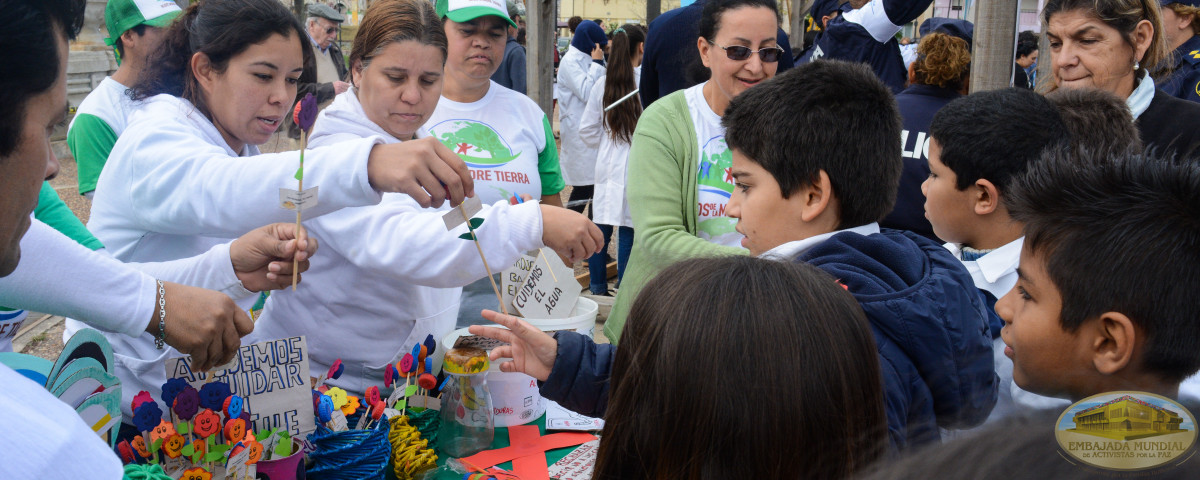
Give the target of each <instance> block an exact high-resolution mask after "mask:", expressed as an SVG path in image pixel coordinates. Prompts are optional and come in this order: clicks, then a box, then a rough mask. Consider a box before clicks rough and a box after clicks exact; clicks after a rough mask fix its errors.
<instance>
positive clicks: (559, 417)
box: [546, 400, 604, 431]
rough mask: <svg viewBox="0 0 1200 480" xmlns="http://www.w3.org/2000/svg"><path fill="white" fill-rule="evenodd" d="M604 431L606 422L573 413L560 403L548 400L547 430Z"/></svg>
mask: <svg viewBox="0 0 1200 480" xmlns="http://www.w3.org/2000/svg"><path fill="white" fill-rule="evenodd" d="M602 429H604V420H603V419H600V418H592V417H589V416H586V415H582V414H579V413H575V412H572V411H570V410H567V409H566V408H563V406H562V405H559V404H558V403H556V402H554V401H552V400H547V404H546V430H577V431H591V430H602Z"/></svg>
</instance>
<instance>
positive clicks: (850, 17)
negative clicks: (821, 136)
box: [647, 0, 933, 93]
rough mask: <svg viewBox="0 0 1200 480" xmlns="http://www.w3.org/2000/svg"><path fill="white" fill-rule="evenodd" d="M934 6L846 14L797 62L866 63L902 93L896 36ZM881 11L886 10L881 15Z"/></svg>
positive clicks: (913, 0)
mask: <svg viewBox="0 0 1200 480" xmlns="http://www.w3.org/2000/svg"><path fill="white" fill-rule="evenodd" d="M932 3H933V0H875V1H873V2H870V3H868V4H866V5H865V6H863V7H862V8H859V9H857V10H851V11H849V12H845V13H843V14H842V15H839V16H838V17H837V18H835V19H833V20H830V21H829V24H828V25H826V26H825V31H824V32H822V33H821V36H819V37H817V40H816V41H815V42H814V43H813V47H812V48H810V49H808V51H807V52H806V53H805V56H804V57H802V58H801V60H800V62H798V63H808V62H811V61H813V60H818V59H822V58H825V59H837V60H845V61H848V62H861V63H866V64H867V65H870V67H871V70H873V71H874V72H875V75H878V76H879V79H880V80H882V81H883V83H885V84H887V86H888V87H889V88H891V89H892V93H900V91H901V90H904V83H905V81H907V80H908V69H907V68H905V66H904V58H903V57H901V56H900V44H899V42H897V41H896V38H895V35H896V33H897V32H899V31H900V28H899V26H900V25H904V24H907V23H909V22H911V21H913V20H916V19H917V17H918V16H920V15H921V13H923V12H924V11H925V10H926V9H928V8H929V5H930V4H932ZM879 8H882V9H883V11H882V14H880V12H879V10H878V9H879ZM889 22H890V25H889V24H888V23H889ZM877 37H878V38H877ZM647 51H649V46H647Z"/></svg>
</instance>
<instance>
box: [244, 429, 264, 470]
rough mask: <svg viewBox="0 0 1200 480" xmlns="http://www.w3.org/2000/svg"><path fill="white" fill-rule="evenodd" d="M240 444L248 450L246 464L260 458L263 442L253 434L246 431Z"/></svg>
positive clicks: (250, 463)
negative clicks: (248, 455)
mask: <svg viewBox="0 0 1200 480" xmlns="http://www.w3.org/2000/svg"><path fill="white" fill-rule="evenodd" d="M242 444H243V445H245V446H246V449H248V450H250V457H249V458H248V459H247V460H246V465H254V464H255V463H258V461H259V459H261V458H262V454H263V444H262V443H260V442H259V441H258V439H256V438H254V435H253V434H251V433H249V432H247V433H246V438H244V439H242Z"/></svg>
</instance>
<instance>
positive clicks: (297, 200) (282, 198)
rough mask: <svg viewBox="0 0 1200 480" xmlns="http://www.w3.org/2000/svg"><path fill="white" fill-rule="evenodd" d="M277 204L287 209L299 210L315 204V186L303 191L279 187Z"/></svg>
mask: <svg viewBox="0 0 1200 480" xmlns="http://www.w3.org/2000/svg"><path fill="white" fill-rule="evenodd" d="M279 206H280V207H281V208H284V209H287V210H299V211H301V212H303V211H305V210H308V209H310V208H313V207H315V206H317V187H312V188H310V189H308V190H305V191H303V192H301V191H298V190H292V189H290V188H281V189H279Z"/></svg>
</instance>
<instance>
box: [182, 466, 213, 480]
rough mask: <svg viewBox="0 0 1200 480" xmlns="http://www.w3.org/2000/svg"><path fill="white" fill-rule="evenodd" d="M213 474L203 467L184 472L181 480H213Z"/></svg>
mask: <svg viewBox="0 0 1200 480" xmlns="http://www.w3.org/2000/svg"><path fill="white" fill-rule="evenodd" d="M212 478H213V476H212V473H209V471H208V470H205V469H204V468H203V467H195V468H189V469H187V470H184V471H183V476H182V477H179V480H212Z"/></svg>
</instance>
